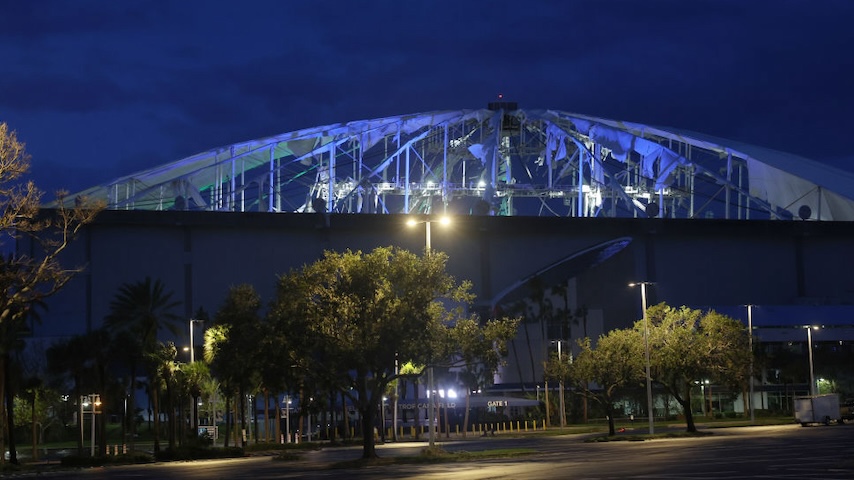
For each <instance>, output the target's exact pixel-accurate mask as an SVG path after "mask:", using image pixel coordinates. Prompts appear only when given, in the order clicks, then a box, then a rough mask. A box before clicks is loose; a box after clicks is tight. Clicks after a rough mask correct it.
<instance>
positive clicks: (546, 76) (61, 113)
mask: <svg viewBox="0 0 854 480" xmlns="http://www.w3.org/2000/svg"><path fill="white" fill-rule="evenodd" d="M852 25H854V2H851V1H850V0H800V1H794V0H790V1H786V0H749V1H748V0H717V1H708V0H691V1H687V0H648V1H639V0H623V1H617V0H596V1H592V0H588V1H574V0H560V1H528V2H519V1H512V2H511V1H495V0H490V1H463V0H455V1H444V0H435V1H417V0H394V1H335V2H319V1H285V0H281V1H278V0H270V1H255V0H243V1H215V0H204V1H201V0H181V1H130V0H122V1H118V2H117V1H107V0H103V1H93V0H90V1H41V0H39V1H31V0H28V1H17V2H3V5H2V6H0V55H2V57H0V58H2V61H0V62H2V63H0V64H2V67H0V68H2V72H0V121H3V122H7V123H8V124H9V125H10V127H11V128H12V129H14V130H16V131H17V132H18V136H19V139H21V140H23V141H25V142H26V143H27V147H28V151H29V152H30V153H31V154H32V156H33V169H32V170H33V176H34V178H35V179H36V181H37V183H38V184H39V185H40V186H41V187H42V188H43V189H45V190H47V191H49V192H53V191H54V190H55V189H58V188H64V189H66V190H69V191H71V192H76V191H79V190H82V189H84V188H86V187H89V186H93V185H96V184H100V183H103V182H106V181H108V180H110V179H112V178H115V177H118V176H121V175H126V174H129V173H132V172H134V171H137V170H141V169H145V168H150V167H152V166H155V165H158V164H162V163H166V162H169V161H172V160H177V159H179V158H183V157H186V156H189V155H192V154H194V153H197V152H200V151H203V150H208V149H211V148H214V147H217V146H221V145H227V144H230V143H234V142H238V141H242V140H248V139H252V138H260V137H263V136H267V135H272V134H277V133H283V132H288V131H292V130H297V129H301V128H307V127H312V126H317V125H323V124H329V123H338V122H346V121H349V120H358V119H366V118H376V117H384V116H391V115H398V114H405V113H415V112H424V111H431V110H444V109H463V108H470V109H475V108H483V107H485V106H486V104H487V102H489V101H490V100H493V99H495V98H496V96H497V95H498V94H499V93H501V94H503V95H504V98H505V99H507V100H512V101H517V102H519V104H520V106H522V107H525V108H550V109H557V110H565V111H569V112H575V113H581V114H587V115H593V116H599V117H605V118H612V119H619V120H628V121H633V122H640V123H647V124H651V125H657V126H670V127H678V128H681V129H686V130H693V131H697V132H702V133H706V134H710V135H715V136H719V137H724V138H730V139H734V140H739V141H743V142H747V143H752V144H756V145H761V146H765V147H770V148H774V149H779V150H784V151H789V152H792V153H797V154H800V155H803V156H806V157H809V158H813V159H815V160H818V161H823V162H827V163H831V164H833V165H835V166H838V167H842V168H847V169H854V167H852V166H850V165H848V164H847V160H849V159H850V162H851V163H854V153H852V148H851V147H850V145H849V141H850V139H851V138H852V135H854V134H852V130H853V129H854V122H852V117H854V53H852V46H854V27H852ZM50 197H52V194H51V195H48V198H50Z"/></svg>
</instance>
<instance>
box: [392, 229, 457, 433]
mask: <svg viewBox="0 0 854 480" xmlns="http://www.w3.org/2000/svg"><path fill="white" fill-rule="evenodd" d="M434 221H435V220H422V221H420V222H419V221H418V220H414V219H413V220H409V221H407V222H406V223H407V225H409V226H415V225H417V224H419V223H424V227H425V228H424V231H425V245H424V246H425V249H424V254H425V255H430V249H431V241H430V224H431V223H433V222H434ZM438 221H439V223H441V224H443V225H447V224H449V223H451V219H450V218H448V217H446V216H442V217H441V218H439V220H438ZM427 384H428V387H427V388H428V389H429V390H430V391H429V392H428V394H427V395H428V397H427V404H428V405H429V418H428V419H427V428H429V429H430V433H429V435H428V438H429V445H430V446H431V447H433V446H434V445H435V444H436V432H434V431H433V424H434V419H433V415H434V413H435V405H434V400H433V399H434V395H433V390H434V386H433V361H432V358H431V361H430V365H428V367H427ZM395 428H396V426H395Z"/></svg>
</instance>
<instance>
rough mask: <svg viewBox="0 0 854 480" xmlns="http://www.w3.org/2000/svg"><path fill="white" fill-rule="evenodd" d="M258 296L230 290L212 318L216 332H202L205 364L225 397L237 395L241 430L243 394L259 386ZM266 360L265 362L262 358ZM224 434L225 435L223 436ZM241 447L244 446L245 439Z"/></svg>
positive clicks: (240, 289)
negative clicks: (226, 395) (218, 381)
mask: <svg viewBox="0 0 854 480" xmlns="http://www.w3.org/2000/svg"><path fill="white" fill-rule="evenodd" d="M260 309H261V297H260V296H259V295H258V294H257V293H256V292H255V289H254V288H253V287H252V286H251V285H247V284H243V285H237V286H234V287H231V288H230V289H229V292H228V296H227V297H226V299H225V301H224V302H223V305H222V307H221V308H220V309H219V310H218V311H217V312H216V315H214V328H215V331H214V332H212V333H211V335H208V332H210V329H209V330H208V332H205V361H207V362H209V363H210V364H211V369H212V370H213V373H214V374H215V375H216V376H217V377H218V378H219V379H220V381H221V382H222V385H223V386H224V387H226V388H229V391H227V392H224V393H227V394H234V393H236V394H237V395H238V398H237V400H238V405H239V408H240V424H241V428H243V429H245V428H246V403H245V402H246V394H248V393H250V392H252V391H254V389H255V388H256V387H257V386H258V384H259V383H260V375H259V361H261V360H262V359H260V358H259V356H258V355H257V352H258V351H259V350H258V347H259V344H260V343H261V340H262V336H261V333H262V329H261V316H260V313H259V312H260ZM264 361H266V359H264ZM226 435H227V434H226ZM243 446H244V447H245V446H246V441H245V439H244V440H243Z"/></svg>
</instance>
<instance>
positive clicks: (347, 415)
mask: <svg viewBox="0 0 854 480" xmlns="http://www.w3.org/2000/svg"><path fill="white" fill-rule="evenodd" d="M341 412H342V413H343V415H342V417H341V418H342V421H343V423H344V434H343V435H342V438H345V439H346V438H352V436H351V435H350V412H349V411H348V410H347V396H346V395H344V393H343V392H342V393H341Z"/></svg>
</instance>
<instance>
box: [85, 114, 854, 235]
mask: <svg viewBox="0 0 854 480" xmlns="http://www.w3.org/2000/svg"><path fill="white" fill-rule="evenodd" d="M77 196H88V197H92V198H100V199H104V200H106V201H107V203H108V208H111V209H141V210H215V211H244V212H245V211H262V212H303V213H305V212H315V211H325V212H338V213H359V214H383V213H456V214H479V215H533V216H547V215H548V216H552V215H553V216H578V217H596V216H604V217H638V216H641V217H666V218H697V219H700V218H727V219H804V220H836V221H840V220H841V221H850V220H854V174H852V173H849V172H845V171H842V170H839V169H836V168H833V167H830V166H827V165H824V164H821V163H818V162H815V161H812V160H809V159H806V158H802V157H799V156H796V155H791V154H787V153H783V152H777V151H773V150H769V149H764V148H761V147H756V146H751V145H745V144H741V143H737V142H732V141H728V140H723V139H718V138H714V137H711V136H707V135H703V134H698V133H693V132H687V131H682V130H677V129H672V128H665V127H655V126H649V125H643V124H638V123H631V122H622V121H616V120H609V119H603V118H597V117H591V116H587V115H581V114H575V113H569V112H564V111H558V110H545V109H520V108H518V106H517V105H516V104H515V103H512V102H495V103H491V104H489V107H488V108H485V109H477V110H449V111H435V112H425V113H415V114H410V115H400V116H393V117H385V118H377V119H369V120H356V121H351V122H347V123H339V124H332V125H324V126H319V127H313V128H306V129H303V130H298V131H294V132H288V133H283V134H280V135H274V136H270V137H265V138H260V139H257V140H250V141H245V142H240V143H235V144H232V145H226V146H223V147H219V148H214V149H211V150H208V151H205V152H200V153H198V154H195V155H192V156H190V157H187V158H183V159H180V160H176V161H174V162H171V163H168V164H165V165H161V166H158V167H156V168H152V169H149V170H145V171H141V172H136V173H132V174H129V175H127V176H124V177H121V178H118V179H115V180H113V181H110V182H108V183H106V184H103V185H99V186H95V187H92V188H89V189H87V190H84V191H82V192H78V193H77V194H74V195H71V196H69V197H68V198H69V199H72V201H73V198H75V197H77Z"/></svg>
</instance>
